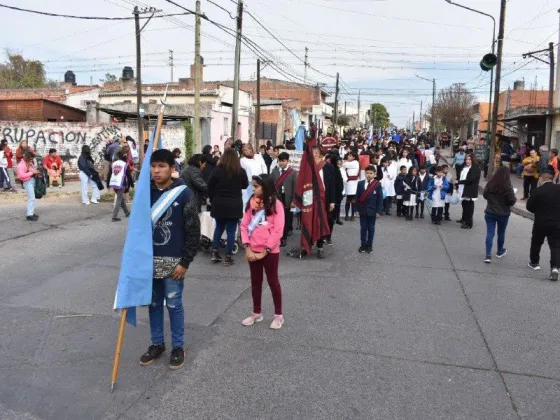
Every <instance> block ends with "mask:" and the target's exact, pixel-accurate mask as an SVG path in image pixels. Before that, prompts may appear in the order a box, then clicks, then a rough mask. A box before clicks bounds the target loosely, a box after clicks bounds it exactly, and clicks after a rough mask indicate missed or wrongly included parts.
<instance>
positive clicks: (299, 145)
mask: <svg viewBox="0 0 560 420" xmlns="http://www.w3.org/2000/svg"><path fill="white" fill-rule="evenodd" d="M304 140H305V126H303V125H300V126H299V128H298V131H297V133H296V150H297V151H298V152H303V141H304Z"/></svg>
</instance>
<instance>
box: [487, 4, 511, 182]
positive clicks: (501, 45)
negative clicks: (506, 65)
mask: <svg viewBox="0 0 560 420" xmlns="http://www.w3.org/2000/svg"><path fill="white" fill-rule="evenodd" d="M506 3H507V0H501V6H500V25H499V27H498V55H497V58H498V62H497V63H496V83H495V84H494V103H493V104H492V106H493V109H492V131H491V132H490V133H491V134H492V138H491V139H490V156H489V158H488V179H490V177H491V176H492V175H494V169H495V160H496V145H497V137H498V136H497V130H498V108H499V106H500V79H501V78H502V54H503V50H504V26H505V22H506Z"/></svg>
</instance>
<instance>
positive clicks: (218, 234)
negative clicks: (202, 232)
mask: <svg viewBox="0 0 560 420" xmlns="http://www.w3.org/2000/svg"><path fill="white" fill-rule="evenodd" d="M237 222H238V220H237V219H216V229H215V230H214V240H213V241H212V248H213V249H220V240H221V239H222V234H223V233H224V229H225V231H226V234H227V242H226V254H227V255H231V253H232V251H233V243H234V242H235V231H236V230H237Z"/></svg>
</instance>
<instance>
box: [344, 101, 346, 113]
mask: <svg viewBox="0 0 560 420" xmlns="http://www.w3.org/2000/svg"><path fill="white" fill-rule="evenodd" d="M344 115H346V101H344Z"/></svg>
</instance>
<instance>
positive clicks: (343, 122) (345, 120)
mask: <svg viewBox="0 0 560 420" xmlns="http://www.w3.org/2000/svg"><path fill="white" fill-rule="evenodd" d="M336 125H338V126H339V127H348V126H349V125H350V117H349V116H348V115H344V114H342V115H339V116H338V118H337V120H336Z"/></svg>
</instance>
